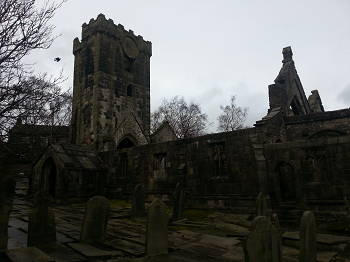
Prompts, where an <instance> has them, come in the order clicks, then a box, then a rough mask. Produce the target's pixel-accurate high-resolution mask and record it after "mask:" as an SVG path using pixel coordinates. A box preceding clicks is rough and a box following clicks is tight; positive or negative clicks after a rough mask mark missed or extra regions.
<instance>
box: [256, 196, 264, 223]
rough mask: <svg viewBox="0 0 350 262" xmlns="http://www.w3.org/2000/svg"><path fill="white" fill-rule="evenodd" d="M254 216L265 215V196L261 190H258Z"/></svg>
mask: <svg viewBox="0 0 350 262" xmlns="http://www.w3.org/2000/svg"><path fill="white" fill-rule="evenodd" d="M256 216H264V217H266V198H265V195H264V194H263V193H262V192H260V194H259V195H258V198H257V199H256Z"/></svg>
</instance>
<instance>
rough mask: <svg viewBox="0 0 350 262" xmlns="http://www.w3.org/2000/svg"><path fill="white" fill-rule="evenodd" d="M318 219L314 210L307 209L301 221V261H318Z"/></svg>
mask: <svg viewBox="0 0 350 262" xmlns="http://www.w3.org/2000/svg"><path fill="white" fill-rule="evenodd" d="M316 252H317V242H316V220H315V216H314V213H313V212H312V211H305V212H304V213H303V215H302V217H301V221H300V232H299V261H300V262H316Z"/></svg>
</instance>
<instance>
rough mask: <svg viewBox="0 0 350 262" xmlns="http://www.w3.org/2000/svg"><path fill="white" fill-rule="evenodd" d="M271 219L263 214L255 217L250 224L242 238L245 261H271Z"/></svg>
mask: <svg viewBox="0 0 350 262" xmlns="http://www.w3.org/2000/svg"><path fill="white" fill-rule="evenodd" d="M270 228H271V221H270V219H269V218H267V217H265V216H258V217H256V218H255V219H254V220H253V222H252V225H251V231H250V232H248V233H247V234H246V235H245V236H244V238H243V239H242V246H243V250H244V257H245V261H246V262H271V261H272V255H271V251H272V240H271V232H270Z"/></svg>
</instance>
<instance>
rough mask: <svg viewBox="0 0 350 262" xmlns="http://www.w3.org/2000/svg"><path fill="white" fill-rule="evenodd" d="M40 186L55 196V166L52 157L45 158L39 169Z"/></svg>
mask: <svg viewBox="0 0 350 262" xmlns="http://www.w3.org/2000/svg"><path fill="white" fill-rule="evenodd" d="M41 178H42V188H43V189H44V190H45V191H48V192H49V193H50V195H51V196H52V197H56V181H57V168H56V164H55V162H54V161H53V159H52V157H49V158H47V159H46V160H45V162H44V164H43V168H42V171H41Z"/></svg>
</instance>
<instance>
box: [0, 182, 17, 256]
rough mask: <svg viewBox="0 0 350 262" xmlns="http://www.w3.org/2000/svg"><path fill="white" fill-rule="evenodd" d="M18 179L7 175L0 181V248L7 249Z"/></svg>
mask: <svg viewBox="0 0 350 262" xmlns="http://www.w3.org/2000/svg"><path fill="white" fill-rule="evenodd" d="M15 188H16V181H15V179H14V178H13V177H12V176H5V177H4V178H3V180H2V181H0V250H1V249H7V241H8V230H7V228H8V223H9V217H10V212H11V210H12V204H13V198H14V195H15Z"/></svg>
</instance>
